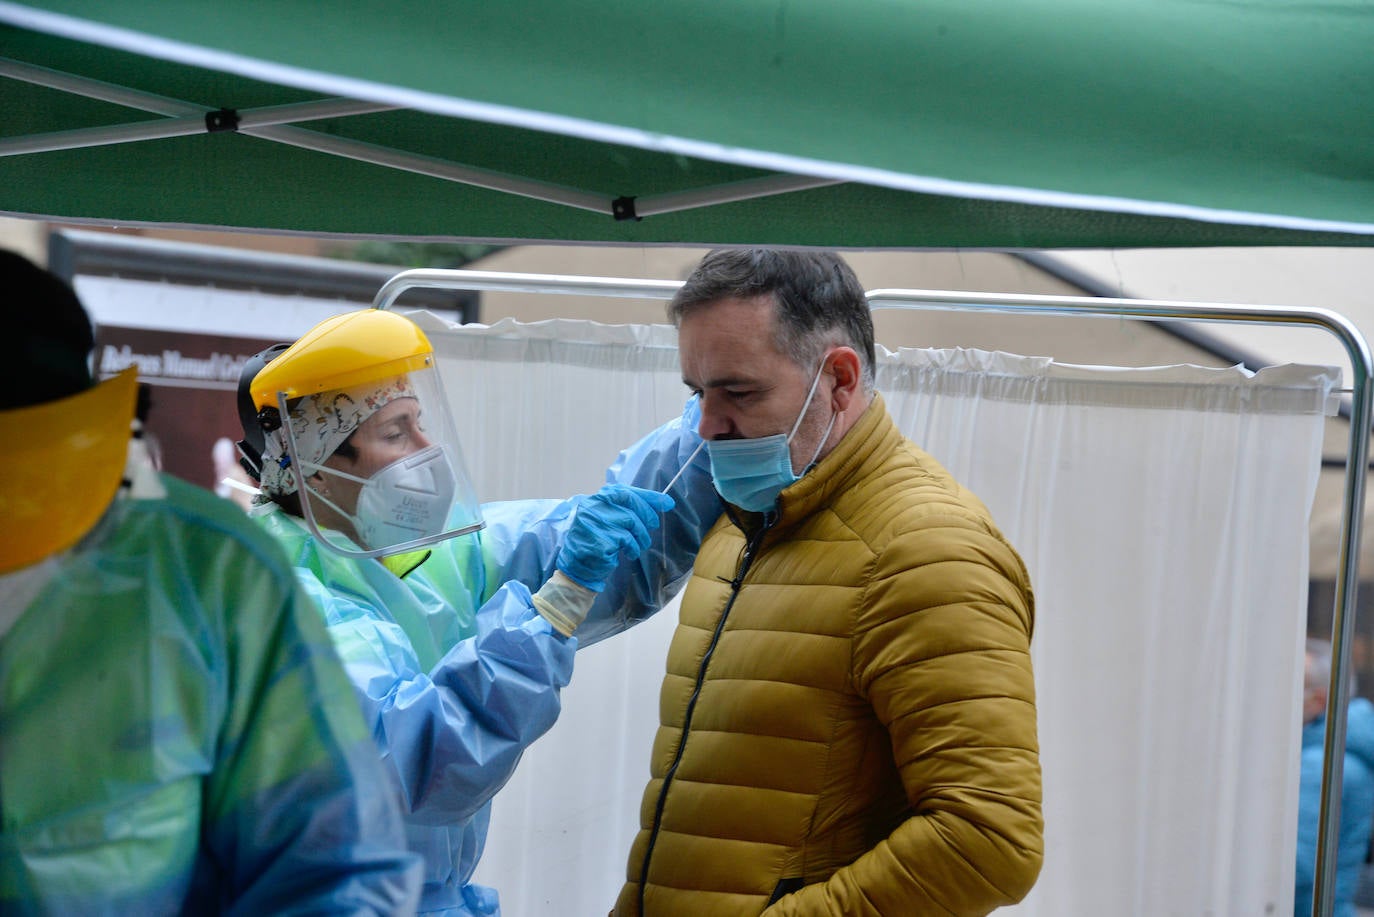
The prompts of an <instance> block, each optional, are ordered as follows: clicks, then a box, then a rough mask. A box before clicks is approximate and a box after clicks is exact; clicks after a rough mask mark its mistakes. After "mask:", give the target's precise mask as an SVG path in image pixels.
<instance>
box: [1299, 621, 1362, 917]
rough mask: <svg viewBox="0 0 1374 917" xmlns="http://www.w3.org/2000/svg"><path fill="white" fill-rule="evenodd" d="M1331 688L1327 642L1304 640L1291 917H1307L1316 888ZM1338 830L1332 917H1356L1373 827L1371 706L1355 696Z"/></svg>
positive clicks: (1350, 712) (1347, 727)
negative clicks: (1292, 915) (1296, 834)
mask: <svg viewBox="0 0 1374 917" xmlns="http://www.w3.org/2000/svg"><path fill="white" fill-rule="evenodd" d="M1330 684H1331V643H1330V641H1327V640H1319V639H1309V640H1308V641H1307V664H1306V668H1305V670H1304V674H1303V695H1302V719H1303V724H1302V777H1301V783H1300V784H1299V789H1298V869H1297V883H1296V885H1297V894H1296V895H1295V896H1294V901H1293V914H1294V917H1310V915H1311V914H1312V892H1313V889H1314V888H1315V887H1316V866H1317V828H1318V819H1319V818H1320V816H1321V797H1322V761H1323V758H1324V755H1325V742H1326V700H1327V695H1328V694H1329V686H1330ZM1342 772H1343V779H1342V782H1341V826H1340V830H1339V831H1338V832H1337V834H1336V839H1337V844H1336V888H1335V894H1334V896H1333V907H1332V910H1331V914H1332V917H1355V915H1356V913H1357V911H1356V909H1355V889H1356V888H1357V887H1358V886H1359V884H1360V870H1361V869H1362V868H1363V867H1364V858H1365V854H1366V852H1367V851H1368V850H1369V836H1370V830H1371V824H1372V823H1374V704H1370V702H1369V701H1367V700H1365V699H1364V698H1363V697H1357V698H1355V699H1354V700H1352V701H1351V702H1350V706H1348V707H1347V708H1346V720H1345V763H1344V767H1343V771H1342Z"/></svg>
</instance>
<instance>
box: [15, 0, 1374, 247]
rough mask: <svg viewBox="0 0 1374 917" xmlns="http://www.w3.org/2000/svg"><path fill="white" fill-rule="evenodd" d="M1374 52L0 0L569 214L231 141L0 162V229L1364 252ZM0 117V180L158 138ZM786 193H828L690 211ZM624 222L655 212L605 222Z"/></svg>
mask: <svg viewBox="0 0 1374 917" xmlns="http://www.w3.org/2000/svg"><path fill="white" fill-rule="evenodd" d="M1371 47H1374V4H1369V3H1366V2H1355V0H1337V2H1334V3H1330V2H1327V3H1322V4H1317V3H1311V2H1297V3H1292V2H1289V3H1279V2H1275V0H1263V2H1257V0H1250V2H1232V3H1224V4H1221V3H1213V2H1199V0H1118V2H1114V3H1109V4H1102V3H1089V2H1085V0H1027V2H1024V3H1006V2H1004V0H997V2H993V0H930V2H919V3H918V2H905V3H901V2H893V0H849V2H846V3H835V2H833V0H773V2H768V3H762V2H740V0H729V2H722V0H715V2H709V0H708V2H703V0H692V2H686V0H661V2H655V3H642V2H637V0H606V2H600V3H597V4H594V5H593V4H577V3H568V2H565V0H508V2H505V3H499V4H446V3H439V2H427V3H411V4H394V3H388V4H383V3H377V2H361V3H360V2H353V0H350V2H347V3H330V2H325V0H312V2H303V0H273V2H268V0H258V2H238V3H224V2H223V0H179V2H177V3H167V4H156V3H147V2H144V0H138V2H134V0H53V2H38V3H27V4H24V3H10V2H5V0H0V58H4V59H6V60H8V61H10V62H18V65H38V66H40V67H43V68H49V69H51V70H53V71H58V72H61V73H66V74H72V75H74V76H77V77H82V78H85V79H90V80H99V81H102V82H105V83H109V84H113V85H115V86H119V87H127V88H129V89H131V90H136V91H137V92H141V93H153V94H156V95H158V96H161V97H164V98H166V99H169V100H171V101H172V102H173V103H175V104H176V105H180V106H182V109H183V110H189V111H193V112H200V111H206V110H215V109H220V108H229V109H234V110H236V111H239V112H244V111H247V110H251V109H259V108H263V107H267V106H277V105H285V104H293V103H302V102H312V101H315V100H319V99H326V98H336V97H339V98H346V99H358V100H363V101H370V102H376V103H380V104H381V105H387V106H397V107H398V108H400V109H404V110H391V111H379V112H372V113H366V114H358V115H351V116H348V117H330V118H326V119H324V120H313V121H309V122H305V123H303V124H300V125H295V126H291V127H290V128H288V129H287V131H286V133H287V134H289V135H293V136H296V137H297V138H299V135H300V134H301V133H304V132H310V133H311V134H313V135H315V136H319V135H324V137H325V138H326V139H329V140H332V141H336V142H341V143H346V144H351V145H353V146H355V147H356V146H359V145H361V144H367V145H371V147H372V148H382V149H385V150H393V151H397V153H398V154H400V155H401V156H402V158H405V157H409V159H408V160H407V161H408V162H409V163H411V164H414V163H417V162H418V163H420V164H421V166H422V167H425V165H426V164H429V165H435V166H438V167H439V171H440V172H443V171H444V169H446V168H448V167H450V166H451V167H453V168H452V170H451V171H459V169H458V167H460V166H461V167H466V168H470V169H473V170H476V171H477V172H478V174H479V176H480V174H481V173H483V172H491V173H499V175H505V176H513V177H520V178H523V179H528V180H530V181H532V182H533V183H535V184H536V185H547V186H552V187H553V189H554V190H555V191H560V190H565V191H568V193H569V195H570V196H571V197H573V198H575V199H577V200H579V201H581V202H582V205H581V206H571V207H570V206H567V205H565V204H560V203H550V202H547V201H543V200H538V199H535V198H531V197H528V196H517V195H512V194H510V193H507V192H503V191H498V190H492V189H490V188H482V187H474V186H472V185H467V184H461V183H458V182H454V181H449V180H446V179H444V178H439V177H434V176H433V175H425V174H418V173H416V172H413V171H398V170H396V169H392V168H387V167H384V166H381V165H376V164H369V163H365V162H361V161H357V160H351V159H344V158H339V157H336V156H332V155H329V154H326V153H322V152H317V151H313V150H309V149H303V148H300V147H299V146H288V145H283V144H282V143H278V142H273V141H272V140H270V139H265V137H264V136H263V135H261V134H260V135H257V136H250V135H248V133H246V131H240V132H238V133H234V132H224V133H213V134H210V133H198V134H194V135H190V136H179V137H170V138H167V139H148V140H140V141H138V142H130V143H122V144H117V145H102V146H94V147H88V148H79V149H67V150H60V151H52V152H27V153H13V154H12V155H0V187H3V188H4V189H5V192H4V195H3V198H2V199H0V210H3V211H4V212H7V213H10V214H19V215H33V216H44V217H53V218H60V219H67V220H98V221H102V222H123V223H161V224H177V225H190V226H215V227H222V226H228V227H237V228H245V229H257V230H282V231H298V232H310V233H344V234H354V235H367V236H396V237H406V238H433V239H441V238H466V239H494V240H550V241H556V240H566V241H594V242H613V243H664V244H744V243H758V244H792V245H821V246H836V247H893V248H946V247H970V248H973V247H983V248H1071V247H1095V248H1097V247H1137V246H1142V247H1143V246H1151V247H1160V246H1208V245H1285V244H1310V245H1370V244H1374V55H1371V54H1370V53H1369V49H1370V48H1371ZM0 63H3V62H0ZM0 92H3V94H4V100H5V101H4V118H3V119H0V153H4V152H7V151H6V149H5V147H6V145H7V144H8V145H10V147H11V149H10V151H9V152H13V149H14V147H13V145H14V144H15V143H16V142H19V141H21V140H23V139H24V138H32V137H34V136H35V135H45V134H50V133H52V132H57V131H74V130H89V129H92V128H100V127H108V126H112V125H123V124H128V123H130V122H157V121H158V120H160V119H161V118H163V117H165V115H152V114H148V113H147V111H146V110H144V111H140V110H138V108H136V107H133V108H131V107H129V105H128V104H115V103H112V102H108V101H97V100H93V99H88V98H83V97H81V96H78V95H73V94H70V93H68V92H64V91H61V90H58V89H53V88H48V87H46V86H41V85H36V84H33V83H31V82H26V81H22V80H18V79H14V78H13V77H12V76H11V77H0ZM779 174H781V175H784V176H787V175H800V176H811V177H814V178H816V179H818V180H819V181H818V182H817V184H821V183H823V182H826V181H837V182H841V183H839V184H830V185H822V186H820V187H812V188H809V189H807V190H800V191H793V192H790V193H782V194H771V195H768V196H761V197H751V198H748V199H746V200H740V201H733V202H727V203H713V204H703V205H702V206H693V207H691V208H689V209H680V210H678V209H672V208H675V207H677V206H679V205H682V206H685V205H686V204H688V203H693V202H692V201H683V200H680V199H678V198H676V197H674V196H675V195H682V194H691V193H694V192H698V191H701V192H703V194H704V195H705V196H706V197H707V198H708V199H709V196H710V194H711V193H714V192H713V190H712V189H717V188H719V187H720V186H730V185H732V184H734V183H739V182H749V181H757V180H760V179H768V178H769V177H770V176H774V175H779ZM499 175H498V180H499ZM748 190H750V189H749V188H748V187H747V186H746V191H748ZM620 197H630V198H634V199H635V200H636V202H637V206H640V207H643V208H644V209H648V210H650V212H651V215H649V216H647V217H645V218H643V219H641V220H616V219H615V218H614V217H613V216H612V213H611V210H612V203H611V202H612V201H614V200H615V199H616V198H620ZM587 201H591V202H592V203H591V204H590V206H600V207H601V210H600V211H599V212H598V211H596V210H589V209H585V207H586V206H588V205H587V203H586V202H587ZM597 202H601V203H600V204H599V205H598V204H597ZM649 202H653V203H654V204H662V205H663V207H664V208H665V209H668V212H662V213H660V212H657V211H656V209H655V207H654V206H650V205H649Z"/></svg>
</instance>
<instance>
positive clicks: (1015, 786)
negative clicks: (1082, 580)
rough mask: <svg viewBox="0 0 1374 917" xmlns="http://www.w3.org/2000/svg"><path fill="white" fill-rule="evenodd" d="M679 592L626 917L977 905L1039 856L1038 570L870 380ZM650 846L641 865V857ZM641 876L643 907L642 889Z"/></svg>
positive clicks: (1018, 881) (1009, 897) (1020, 876)
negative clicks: (770, 509) (1032, 577)
mask: <svg viewBox="0 0 1374 917" xmlns="http://www.w3.org/2000/svg"><path fill="white" fill-rule="evenodd" d="M740 521H742V522H744V523H745V524H746V526H748V525H750V524H751V523H752V524H753V525H754V526H755V531H754V532H753V533H752V537H747V536H746V533H745V532H743V531H741V529H740V528H739V527H737V525H736V524H734V523H733V522H732V521H731V520H730V519H728V518H726V517H722V519H721V520H720V521H719V522H718V523H717V524H716V526H715V527H714V528H713V529H712V530H711V532H710V533H709V534H708V535H707V537H706V541H705V543H704V544H703V545H702V549H701V553H700V554H699V555H698V557H697V563H696V567H695V569H694V571H693V574H692V578H691V580H690V582H689V584H688V586H687V592H686V594H685V596H684V598H683V603H682V612H681V621H680V624H679V626H678V628H677V631H676V632H675V634H674V636H673V641H672V644H671V646H670V648H669V651H668V661H667V675H666V677H665V679H664V682H663V687H662V692H661V696H660V703H659V709H660V717H661V720H660V722H661V725H660V727H659V730H658V735H657V737H656V739H655V741H654V746H653V752H652V761H651V776H652V779H651V780H650V782H649V784H648V786H647V787H646V789H645V792H644V801H643V804H642V807H641V812H640V823H641V826H642V830H641V831H640V832H639V834H638V835H637V837H636V839H635V842H634V845H633V847H632V849H631V852H630V859H629V866H628V871H627V876H628V879H629V881H628V883H627V884H626V885H625V887H624V888H623V889H622V891H621V894H620V897H619V900H618V902H617V904H616V910H615V911H614V913H615V914H616V915H617V917H639V915H641V913H642V915H643V917H735V915H739V917H745V915H747V917H755V915H758V914H766V915H767V917H784V915H788V917H791V915H822V914H825V915H837V914H844V915H885V917H919V915H927V914H929V915H973V914H986V913H987V912H989V911H991V910H993V909H994V908H996V907H998V906H999V905H1003V904H1008V903H1011V902H1015V901H1017V900H1019V899H1021V898H1022V897H1023V896H1024V895H1025V894H1026V892H1027V891H1028V890H1029V889H1030V887H1031V885H1032V884H1033V883H1034V881H1035V878H1036V876H1037V874H1038V873H1039V870H1040V862H1041V858H1042V855H1043V839H1042V821H1041V814H1040V765H1039V758H1038V750H1037V742H1036V722H1035V692H1034V684H1033V681H1032V677H1031V663H1030V636H1031V624H1032V618H1033V607H1032V597H1031V588H1030V583H1029V580H1028V577H1027V575H1026V571H1025V567H1024V565H1023V564H1022V562H1021V559H1020V557H1019V556H1018V555H1017V554H1016V552H1015V551H1014V550H1013V549H1012V547H1011V546H1010V545H1009V544H1007V542H1006V541H1005V540H1004V539H1003V537H1002V535H1001V534H1000V533H999V532H998V530H997V528H996V527H995V526H994V525H993V523H992V520H991V518H990V517H989V515H988V512H987V510H986V509H985V508H984V507H983V505H982V503H981V502H980V501H979V500H978V499H977V498H976V497H974V496H973V495H972V494H970V493H969V492H968V491H966V490H964V489H963V488H962V487H960V486H959V484H958V483H957V482H956V481H954V480H953V478H951V477H950V475H949V473H948V472H946V471H945V470H944V468H942V467H941V466H940V465H939V464H938V463H936V462H935V461H934V460H933V459H932V458H931V457H930V456H928V455H926V454H925V453H924V452H922V451H921V450H920V449H918V448H917V447H916V446H915V445H913V444H912V443H911V442H909V441H908V440H906V439H905V438H903V437H902V436H901V434H900V433H899V432H898V431H897V429H896V427H895V426H894V425H893V423H892V421H891V419H890V418H889V416H888V414H887V411H886V408H885V407H884V405H883V403H882V399H881V397H875V399H874V403H873V404H872V405H870V406H869V408H868V410H867V411H866V412H865V413H864V414H863V416H861V417H860V419H859V420H858V422H857V423H856V424H855V426H854V427H853V428H852V429H851V430H850V431H849V433H848V434H847V435H846V436H845V437H844V439H843V440H841V442H840V444H839V445H838V446H837V447H836V448H835V450H834V451H833V452H832V453H831V454H830V455H828V456H827V457H826V458H825V459H824V460H823V461H822V462H821V463H820V464H819V465H817V466H816V468H815V469H813V470H812V472H811V473H810V474H808V475H806V476H805V477H803V478H802V479H801V480H800V481H799V482H797V483H796V484H794V485H792V486H791V487H789V488H788V489H787V490H785V491H784V492H783V494H782V497H781V498H780V501H779V509H778V519H777V521H776V522H775V524H773V525H772V526H771V527H764V526H763V518H762V517H759V516H750V515H747V514H746V515H744V516H741V517H740ZM646 858H647V866H646ZM641 882H643V888H644V896H643V899H642V900H643V911H642V912H641V910H640V908H641V897H640V889H641Z"/></svg>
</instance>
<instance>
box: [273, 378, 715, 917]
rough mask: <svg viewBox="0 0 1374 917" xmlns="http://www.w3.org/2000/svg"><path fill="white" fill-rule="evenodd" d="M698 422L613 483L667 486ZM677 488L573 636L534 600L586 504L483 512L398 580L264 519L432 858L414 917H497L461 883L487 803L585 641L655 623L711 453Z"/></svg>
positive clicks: (617, 467) (474, 889)
mask: <svg viewBox="0 0 1374 917" xmlns="http://www.w3.org/2000/svg"><path fill="white" fill-rule="evenodd" d="M696 417H697V414H696V402H695V399H693V400H692V401H689V403H688V408H687V411H686V412H684V415H683V417H681V418H678V419H675V420H673V421H671V422H669V423H668V424H665V425H664V426H663V427H660V428H659V429H658V430H656V431H654V432H653V433H651V434H650V435H649V436H647V437H645V438H644V439H643V440H641V441H640V442H638V443H636V444H635V445H634V446H632V447H631V448H629V449H627V450H626V451H624V452H622V453H621V455H620V457H619V459H618V460H617V461H616V462H615V464H613V465H612V466H611V468H610V469H609V470H608V472H607V475H606V478H607V481H608V482H620V483H626V484H634V485H636V486H640V487H645V488H650V489H655V490H662V489H663V487H665V486H666V485H667V484H668V482H669V481H670V480H671V479H672V478H673V476H674V475H675V474H676V472H677V471H678V469H679V468H681V467H682V466H683V464H684V463H685V462H686V461H687V459H688V457H689V456H691V455H692V453H693V452H694V450H695V449H696V447H697V446H698V445H699V444H700V442H701V440H700V439H699V438H698V436H697V433H696ZM672 493H673V496H674V497H675V498H676V499H677V507H676V508H675V509H674V510H673V511H672V512H670V513H668V514H667V515H666V516H665V517H664V519H663V526H662V528H660V529H658V530H656V531H655V541H654V543H653V546H652V547H651V548H650V549H649V550H648V551H646V552H644V554H643V555H641V556H640V558H638V559H637V560H636V561H635V562H632V563H625V564H622V565H621V566H620V568H619V569H618V570H617V571H616V573H615V574H614V575H613V576H612V578H611V579H610V580H609V581H608V583H607V586H606V589H605V591H604V592H602V594H601V595H600V596H599V597H598V599H597V602H596V604H595V606H593V608H592V611H591V613H590V615H589V617H588V619H587V621H586V622H584V624H583V625H582V627H581V628H579V629H578V631H577V634H576V635H575V637H574V638H572V639H565V638H563V637H561V636H559V635H558V634H557V633H556V632H555V631H554V630H553V628H552V627H551V626H550V625H549V624H548V622H547V621H545V620H544V618H543V617H541V616H540V615H539V614H538V613H537V612H535V610H534V607H533V604H532V603H531V601H530V592H531V591H532V590H537V589H538V588H539V587H540V586H541V585H543V583H544V581H545V580H547V579H548V577H549V576H550V575H551V574H552V572H553V569H554V561H555V558H556V555H557V553H558V548H559V545H560V543H561V540H562V536H563V534H564V533H565V532H566V531H567V529H568V527H569V524H570V522H571V520H572V515H573V511H574V510H575V509H576V507H577V505H578V503H579V502H580V499H581V498H580V497H574V498H572V499H570V500H563V501H554V500H529V501H516V502H508V503H492V504H487V505H485V506H484V507H483V508H482V512H483V518H484V519H485V521H486V528H485V529H484V530H482V531H481V532H480V533H477V534H476V535H470V536H464V537H462V538H457V539H451V540H449V541H445V542H440V543H439V544H438V545H435V546H434V550H433V552H432V554H431V556H430V557H429V558H428V559H426V560H425V561H424V562H423V563H422V564H421V565H420V566H418V567H417V568H415V569H414V570H412V571H411V572H409V573H407V574H406V575H405V576H404V577H402V578H398V577H397V576H396V575H395V574H393V573H392V572H391V571H390V570H389V569H387V568H386V567H385V566H383V564H381V563H380V562H378V561H376V560H373V559H354V558H349V557H345V556H343V555H341V554H338V553H336V552H333V551H330V550H329V549H328V548H327V547H324V546H323V545H321V544H319V542H318V541H317V540H316V539H315V538H314V537H313V536H312V535H311V534H310V533H309V531H308V530H307V529H306V527H305V526H304V524H303V523H302V522H301V520H299V519H297V518H295V517H292V516H290V515H287V514H285V513H283V512H280V511H271V510H269V511H268V512H267V513H266V514H265V515H262V516H261V517H260V518H261V522H262V524H263V525H264V526H266V528H267V529H268V531H270V532H271V533H272V534H273V536H274V537H275V538H276V539H277V541H278V543H280V544H281V545H282V546H283V547H284V548H285V549H286V551H287V554H288V556H289V558H290V560H291V562H292V564H294V565H295V567H296V570H297V573H298V575H299V577H300V580H301V582H302V583H303V584H304V585H305V587H306V590H307V591H308V592H309V593H310V594H311V595H312V596H313V597H314V598H315V600H316V601H317V602H318V603H319V605H320V607H321V608H322V609H323V611H324V615H325V621H326V625H327V628H328V630H329V633H330V635H331V636H332V637H333V639H334V642H335V645H336V647H337V648H338V650H339V654H340V656H341V657H342V658H343V660H344V665H345V667H346V669H347V670H348V672H349V675H350V676H351V678H352V680H353V683H354V687H355V688H356V689H357V691H358V694H359V696H360V698H361V701H362V704H363V708H364V714H365V718H366V719H367V720H368V721H369V722H370V723H371V725H372V730H373V738H374V739H375V741H376V743H377V747H378V748H379V749H380V751H381V753H382V758H383V760H384V761H385V762H386V763H387V765H388V772H389V775H390V778H391V781H392V783H393V786H394V787H395V789H396V791H397V792H398V793H399V794H400V797H401V799H402V808H403V810H405V813H406V814H405V818H406V821H407V826H406V827H407V840H408V843H409V846H410V849H411V850H413V851H416V852H418V853H420V854H422V855H423V856H424V859H425V886H424V890H423V894H422V899H421V905H420V911H421V912H422V913H445V914H453V915H473V917H477V915H483V917H487V915H494V914H497V913H499V907H498V905H497V897H496V893H495V891H494V890H492V889H489V888H485V887H482V886H478V885H473V884H471V882H470V879H471V877H472V874H473V871H474V869H475V868H476V866H477V861H478V859H479V858H480V857H481V854H482V846H483V844H484V843H485V840H486V834H487V824H488V820H489V817H490V801H491V798H492V796H493V795H494V794H495V793H496V791H497V790H499V789H500V788H501V787H502V786H503V785H504V784H505V783H506V781H507V780H508V779H509V778H510V775H511V774H512V772H513V771H514V769H515V766H516V764H517V763H518V762H519V760H520V755H521V753H522V752H523V751H524V749H525V748H526V747H528V746H529V745H530V744H531V743H532V742H533V741H534V740H535V739H536V738H538V737H539V736H540V735H542V734H543V733H544V732H546V731H547V730H548V729H549V727H551V726H552V725H553V723H554V721H555V720H556V719H557V718H558V714H559V710H560V701H559V689H561V688H562V687H563V686H564V685H566V684H567V683H568V681H569V679H570V678H571V677H572V668H573V653H574V650H575V648H576V647H577V645H578V644H579V642H581V644H582V645H587V643H589V642H592V641H594V640H598V639H601V638H603V637H606V636H609V635H610V634H613V633H616V632H618V631H619V630H623V629H624V628H625V627H627V626H629V625H630V624H631V623H633V622H634V621H636V620H639V619H642V618H643V617H646V616H647V615H649V614H652V613H653V612H654V611H656V610H657V609H658V608H659V607H661V606H662V604H663V603H664V602H665V601H667V600H668V599H669V598H671V597H672V595H673V594H674V593H675V592H676V591H677V589H678V588H679V587H680V586H681V584H682V582H683V580H684V579H685V577H686V575H687V574H688V573H689V572H690V570H691V566H692V561H693V559H694V557H695V554H696V550H697V548H698V546H699V545H700V543H701V538H702V535H704V534H705V532H706V530H707V529H709V528H710V526H711V524H712V523H713V522H714V521H715V519H716V517H717V516H718V515H719V514H720V511H721V503H720V499H719V497H718V496H717V495H716V492H715V489H714V487H713V486H712V484H711V479H710V468H709V463H708V462H707V460H706V454H705V451H704V450H703V451H702V452H701V454H700V455H698V456H697V458H696V460H695V461H693V462H692V464H691V467H690V468H689V469H688V470H687V472H686V473H685V474H684V475H683V476H682V479H681V480H680V481H679V482H678V483H677V484H676V485H675V486H674V487H673V490H672Z"/></svg>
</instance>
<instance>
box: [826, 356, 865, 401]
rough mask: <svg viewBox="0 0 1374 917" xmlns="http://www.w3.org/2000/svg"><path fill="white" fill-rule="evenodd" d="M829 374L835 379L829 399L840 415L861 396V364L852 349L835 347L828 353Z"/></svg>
mask: <svg viewBox="0 0 1374 917" xmlns="http://www.w3.org/2000/svg"><path fill="white" fill-rule="evenodd" d="M827 359H828V360H829V361H830V373H831V375H833V376H834V377H835V388H834V389H832V390H831V393H830V397H831V398H832V399H833V400H834V403H835V410H836V411H837V412H839V413H841V414H843V413H844V412H845V411H847V410H849V406H850V405H851V404H853V403H854V400H855V399H856V398H859V397H860V396H861V395H862V394H863V368H862V367H863V364H862V363H860V362H859V355H858V354H857V353H856V352H855V351H854V348H852V347H836V348H835V349H834V350H832V351H830V354H829V355H828V357H827Z"/></svg>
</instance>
